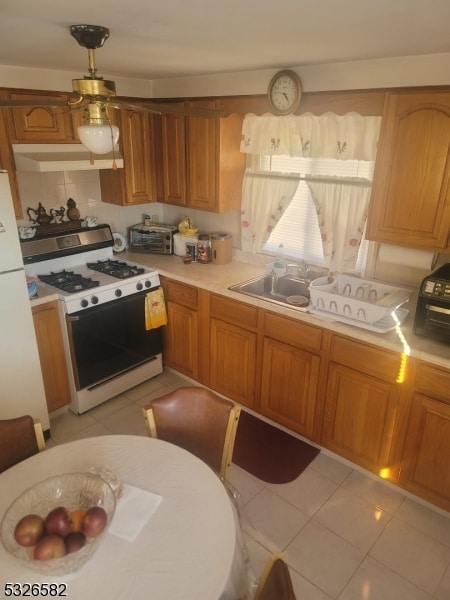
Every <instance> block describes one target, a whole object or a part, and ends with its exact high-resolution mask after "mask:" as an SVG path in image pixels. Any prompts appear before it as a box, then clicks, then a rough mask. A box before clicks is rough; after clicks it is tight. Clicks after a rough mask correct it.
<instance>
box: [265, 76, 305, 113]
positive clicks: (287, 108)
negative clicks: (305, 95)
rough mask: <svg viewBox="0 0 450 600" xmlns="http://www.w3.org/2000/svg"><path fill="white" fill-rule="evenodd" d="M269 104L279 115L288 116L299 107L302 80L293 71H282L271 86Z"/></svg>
mask: <svg viewBox="0 0 450 600" xmlns="http://www.w3.org/2000/svg"><path fill="white" fill-rule="evenodd" d="M268 95H269V103H270V105H271V107H272V109H273V110H274V112H276V113H277V114H278V115H287V114H289V113H291V112H293V111H294V110H296V108H297V107H298V105H299V104H300V98H301V84H300V79H299V77H298V76H297V74H296V73H294V72H293V71H280V73H277V74H276V75H275V77H274V78H273V79H272V81H271V82H270V85H269V94H268Z"/></svg>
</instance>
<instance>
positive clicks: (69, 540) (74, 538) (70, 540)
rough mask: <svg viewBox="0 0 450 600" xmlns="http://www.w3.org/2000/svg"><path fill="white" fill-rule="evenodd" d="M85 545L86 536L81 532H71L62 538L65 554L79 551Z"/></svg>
mask: <svg viewBox="0 0 450 600" xmlns="http://www.w3.org/2000/svg"><path fill="white" fill-rule="evenodd" d="M85 543H86V536H85V535H84V533H81V531H72V533H69V535H66V537H65V538H64V544H65V546H66V554H70V553H71V552H76V551H77V550H80V548H82V547H83V546H84V545H85Z"/></svg>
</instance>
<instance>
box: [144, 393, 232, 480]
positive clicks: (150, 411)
mask: <svg viewBox="0 0 450 600" xmlns="http://www.w3.org/2000/svg"><path fill="white" fill-rule="evenodd" d="M240 412H241V409H240V408H239V407H237V406H235V405H234V404H233V402H231V401H229V400H225V399H224V398H220V397H219V396H217V395H216V394H214V393H213V392H211V391H210V390H207V389H206V388H202V387H181V388H178V389H177V390H174V391H173V392H169V393H168V394H165V395H164V396H161V397H160V398H157V399H156V400H153V401H152V402H151V403H150V404H148V405H147V406H145V407H144V408H143V413H144V418H145V421H146V424H147V427H148V430H149V432H150V435H151V436H152V437H154V438H159V439H162V440H165V441H167V442H171V443H173V444H176V445H178V446H181V447H182V448H184V449H185V450H188V451H189V452H192V454H195V455H196V456H197V457H198V458H200V459H201V460H203V461H204V462H206V463H207V464H208V465H209V466H210V467H211V468H212V469H213V470H214V471H215V472H216V473H218V474H219V475H220V477H221V479H222V480H223V481H225V480H226V476H227V471H228V468H229V466H230V464H231V459H232V455H233V447H234V440H235V437H236V430H237V426H238V422H239V415H240Z"/></svg>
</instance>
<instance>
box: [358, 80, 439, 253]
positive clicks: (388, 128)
mask: <svg viewBox="0 0 450 600" xmlns="http://www.w3.org/2000/svg"><path fill="white" fill-rule="evenodd" d="M449 149H450V94H449V93H448V92H436V93H415V94H410V93H397V94H389V95H388V97H387V104H386V109H385V112H384V116H383V125H382V129H381V135H380V142H379V145H378V154H377V160H376V166H375V173H374V181H373V190H372V199H371V206H370V211H369V218H368V223H367V234H366V235H367V238H368V239H371V240H377V241H380V242H389V243H393V244H400V245H406V246H413V247H414V246H415V247H418V248H428V249H431V250H433V249H435V250H439V249H442V248H446V247H447V246H448V243H449V239H448V236H449V226H450V185H449V179H450V153H449Z"/></svg>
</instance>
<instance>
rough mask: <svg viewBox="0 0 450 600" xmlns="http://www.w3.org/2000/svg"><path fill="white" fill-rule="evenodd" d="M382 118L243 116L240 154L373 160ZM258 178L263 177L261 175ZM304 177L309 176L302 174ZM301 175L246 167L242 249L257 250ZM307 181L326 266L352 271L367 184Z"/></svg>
mask: <svg viewBox="0 0 450 600" xmlns="http://www.w3.org/2000/svg"><path fill="white" fill-rule="evenodd" d="M380 125H381V117H363V116H362V115H359V114H357V113H349V114H346V115H336V114H334V113H325V114H324V115H320V116H315V115H312V114H310V113H306V114H304V115H301V116H298V117H297V116H288V117H275V116H274V115H271V114H270V115H263V116H260V117H258V116H256V115H247V116H246V117H245V119H244V123H243V128H242V140H241V152H245V153H247V154H252V155H266V156H273V155H277V154H279V155H288V156H302V157H305V158H318V159H319V158H322V159H323V158H333V159H339V160H350V159H351V160H364V161H374V160H375V156H376V148H377V141H378V137H379V130H380ZM262 175H263V176H262ZM303 175H305V176H306V178H307V175H308V174H303ZM299 177H300V174H298V173H297V174H296V178H295V177H286V176H285V177H283V176H282V174H281V173H274V172H265V173H255V172H253V171H252V170H251V169H248V170H247V171H246V173H245V176H244V183H243V194H242V218H241V231H242V249H243V250H244V251H248V252H254V253H255V252H260V251H261V250H262V248H263V246H264V244H265V242H266V241H267V240H268V238H269V236H270V233H271V231H272V229H273V227H274V225H275V224H276V223H277V222H278V220H279V219H280V218H281V216H282V214H283V212H284V210H286V208H287V207H288V206H289V203H290V201H291V200H292V198H293V197H294V195H295V192H296V189H297V186H298V183H299ZM307 179H308V186H309V189H310V191H311V194H312V197H313V200H314V204H315V207H316V211H317V215H318V220H319V226H320V230H321V235H322V244H323V251H324V259H325V263H326V265H327V266H328V267H329V268H330V269H332V270H335V271H344V270H351V269H352V268H354V266H355V263H356V259H357V255H358V248H359V245H360V242H361V238H362V234H363V231H364V224H365V221H366V218H367V211H368V205H369V198H370V183H371V182H369V181H367V180H349V179H347V178H343V179H342V180H340V179H339V178H337V177H333V178H327V177H321V176H319V177H318V176H317V174H316V175H315V176H314V181H313V180H311V179H309V178H307Z"/></svg>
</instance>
